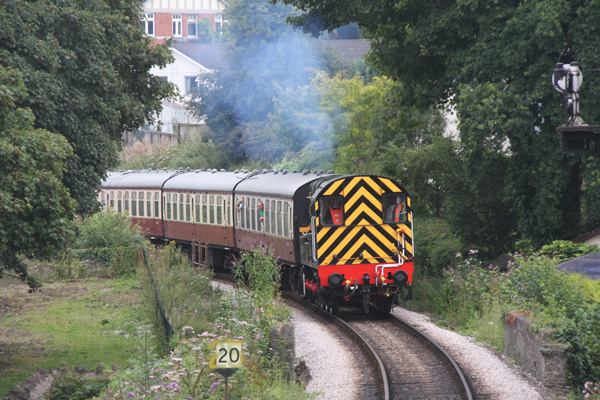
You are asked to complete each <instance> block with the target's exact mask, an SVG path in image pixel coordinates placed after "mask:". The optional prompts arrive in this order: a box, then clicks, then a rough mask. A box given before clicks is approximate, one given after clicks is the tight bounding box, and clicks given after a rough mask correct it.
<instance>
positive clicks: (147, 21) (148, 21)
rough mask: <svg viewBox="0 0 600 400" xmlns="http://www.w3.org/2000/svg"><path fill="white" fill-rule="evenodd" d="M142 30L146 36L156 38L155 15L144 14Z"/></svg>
mask: <svg viewBox="0 0 600 400" xmlns="http://www.w3.org/2000/svg"><path fill="white" fill-rule="evenodd" d="M142 29H144V32H146V35H150V36H154V13H142Z"/></svg>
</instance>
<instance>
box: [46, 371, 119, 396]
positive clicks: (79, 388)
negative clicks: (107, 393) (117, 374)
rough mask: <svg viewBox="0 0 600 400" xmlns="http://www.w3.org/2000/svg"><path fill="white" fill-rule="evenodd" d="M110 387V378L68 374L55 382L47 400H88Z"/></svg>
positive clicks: (59, 377)
mask: <svg viewBox="0 0 600 400" xmlns="http://www.w3.org/2000/svg"><path fill="white" fill-rule="evenodd" d="M107 386H108V377H106V376H103V375H100V376H96V375H89V374H81V375H80V374H77V373H75V372H71V371H69V372H66V373H65V374H62V375H59V376H57V377H56V379H55V380H54V382H53V384H52V387H51V388H50V390H49V391H48V393H47V394H46V397H45V398H46V399H47V400H86V399H90V398H93V397H95V396H97V395H99V394H100V392H102V391H103V390H104V389H106V387H107Z"/></svg>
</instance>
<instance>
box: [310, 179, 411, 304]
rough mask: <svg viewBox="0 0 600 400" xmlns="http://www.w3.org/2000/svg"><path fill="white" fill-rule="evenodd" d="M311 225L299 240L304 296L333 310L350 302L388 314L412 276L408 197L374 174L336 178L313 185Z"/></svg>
mask: <svg viewBox="0 0 600 400" xmlns="http://www.w3.org/2000/svg"><path fill="white" fill-rule="evenodd" d="M310 200H311V208H310V210H311V226H310V231H309V232H307V233H306V234H305V235H303V236H301V238H300V241H301V254H302V260H303V264H304V265H305V266H308V267H309V268H304V272H303V282H304V283H303V288H302V291H303V294H306V296H307V297H308V298H309V299H311V300H314V301H316V302H318V303H320V304H321V305H323V306H325V307H327V308H331V309H332V310H333V311H337V309H338V307H339V306H340V305H344V304H346V303H349V302H351V301H354V300H358V301H359V302H361V303H362V306H363V308H364V309H365V312H367V313H368V312H369V310H370V309H371V307H374V308H376V309H378V310H380V311H383V312H389V311H390V310H391V308H392V307H393V306H394V305H396V304H397V303H398V297H399V295H400V293H402V292H403V290H405V289H406V290H407V291H408V296H407V297H410V295H411V291H410V288H411V285H412V274H413V242H412V213H411V212H410V197H409V196H408V193H407V192H406V191H405V190H404V189H403V188H402V187H401V186H400V185H399V184H398V183H396V182H394V181H392V180H390V179H387V178H382V177H377V176H368V175H366V176H341V177H340V176H335V177H328V178H324V179H321V180H318V181H316V182H313V184H312V185H311V197H310Z"/></svg>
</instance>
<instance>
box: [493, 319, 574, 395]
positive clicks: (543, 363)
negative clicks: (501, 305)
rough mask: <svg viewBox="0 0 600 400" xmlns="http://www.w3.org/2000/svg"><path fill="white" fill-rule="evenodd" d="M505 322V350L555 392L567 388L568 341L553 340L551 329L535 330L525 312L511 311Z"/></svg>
mask: <svg viewBox="0 0 600 400" xmlns="http://www.w3.org/2000/svg"><path fill="white" fill-rule="evenodd" d="M505 325H506V330H505V332H506V333H505V336H504V344H505V350H504V351H505V353H506V354H507V355H508V356H510V357H511V358H512V359H514V360H515V361H516V362H517V363H518V364H520V365H521V366H522V367H523V368H524V369H525V370H526V371H528V372H530V373H531V374H532V375H533V376H535V377H536V378H537V379H539V380H540V381H541V382H542V384H543V385H544V387H546V388H549V389H553V390H556V391H558V392H562V391H564V390H566V389H567V368H568V365H567V360H568V359H567V354H566V350H567V345H566V344H559V343H556V342H554V341H553V338H552V330H550V329H540V331H539V332H537V333H536V332H535V331H534V329H533V323H532V321H531V320H530V319H529V318H528V315H527V314H526V313H510V314H509V315H508V318H506V324H505Z"/></svg>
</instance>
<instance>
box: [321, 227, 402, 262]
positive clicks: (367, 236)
mask: <svg viewBox="0 0 600 400" xmlns="http://www.w3.org/2000/svg"><path fill="white" fill-rule="evenodd" d="M396 227H398V229H405V231H406V232H405V246H406V251H405V256H404V258H405V259H410V258H412V237H411V236H410V230H409V229H407V227H406V225H370V226H339V227H338V226H335V227H333V226H332V227H321V228H320V229H319V232H318V234H317V246H318V247H317V248H318V250H317V256H318V259H319V265H331V264H339V265H344V264H372V263H392V262H396V261H397V259H396V258H395V257H394V256H393V254H394V252H401V249H398V239H397V238H398V235H397V233H396V229H395V228H396ZM401 244H402V239H401V238H400V245H401ZM361 255H362V258H361ZM334 256H336V257H335V259H334Z"/></svg>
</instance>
